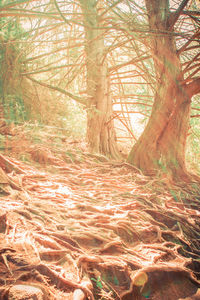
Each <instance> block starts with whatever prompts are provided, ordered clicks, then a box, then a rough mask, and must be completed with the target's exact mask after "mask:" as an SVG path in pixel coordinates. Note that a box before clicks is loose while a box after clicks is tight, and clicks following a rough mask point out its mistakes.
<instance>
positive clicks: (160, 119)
mask: <svg viewBox="0 0 200 300" xmlns="http://www.w3.org/2000/svg"><path fill="white" fill-rule="evenodd" d="M131 2H136V1H131ZM193 2H194V1H192V0H191V1H190V0H183V1H182V2H181V4H180V5H179V6H178V7H176V6H175V7H170V3H171V2H169V1H168V0H160V1H157V0H145V6H146V14H147V24H148V31H149V32H148V37H147V40H146V41H147V43H148V49H149V52H150V53H151V55H152V59H153V62H154V68H155V76H156V89H155V97H154V104H153V107H152V112H151V116H150V118H149V121H148V123H147V126H146V128H145V130H144V132H143V133H142V135H141V136H140V138H139V139H138V141H137V142H136V143H135V145H134V146H133V148H132V150H131V152H130V154H129V156H128V162H129V163H131V164H134V165H135V166H137V167H138V168H140V169H142V170H143V172H144V173H146V174H155V172H157V171H158V170H163V171H164V172H166V173H167V174H168V175H169V176H170V177H173V178H176V179H181V180H188V179H189V178H190V176H189V174H188V172H187V168H186V162H185V150H186V140H187V135H188V129H189V120H190V109H191V100H192V97H193V96H194V95H196V94H197V93H200V76H199V70H200V68H199V57H200V53H199V47H200V45H199V36H200V27H199V18H198V17H199V11H197V10H194V9H192V8H195V5H194V6H193V7H192V6H191V5H192V4H195V3H193ZM186 25H187V26H186ZM147 43H146V45H147ZM186 52H187V55H186Z"/></svg>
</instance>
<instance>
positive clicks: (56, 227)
mask: <svg viewBox="0 0 200 300" xmlns="http://www.w3.org/2000/svg"><path fill="white" fill-rule="evenodd" d="M31 155H32V158H34V159H35V160H39V159H36V158H38V157H40V163H41V162H42V163H43V164H35V166H31V165H30V164H29V165H28V164H24V163H22V162H19V161H18V160H16V159H13V158H10V157H7V156H5V157H3V160H2V162H1V167H2V169H1V171H2V172H1V173H2V174H1V176H0V179H1V190H2V191H1V192H2V194H1V198H0V299H17V300H18V299H21V300H22V299H35V300H43V299H60V300H64V299H73V300H81V299H108V300H109V299H110V300H111V299H122V300H129V299H130V300H132V299H134V300H135V299H139V300H140V299H141V300H142V299H153V300H161V299H162V300H178V299H179V300H180V299H200V282H199V281H198V280H200V212H199V207H200V197H198V195H197V194H195V193H194V192H192V191H190V192H188V188H187V189H186V187H182V188H180V187H176V186H173V187H170V186H169V184H167V182H166V179H163V181H159V180H157V179H155V178H154V179H151V178H148V177H145V176H143V175H142V174H141V173H140V172H139V171H138V170H136V169H135V168H134V167H132V166H130V165H128V164H126V163H123V162H122V163H117V162H112V161H108V160H107V159H105V158H104V157H101V156H95V155H90V154H88V153H80V152H76V151H75V150H74V153H73V159H72V154H70V155H68V156H66V155H65V157H64V156H63V155H62V156H56V155H55V153H54V154H53V153H50V151H46V152H45V150H44V149H39V148H38V149H34V150H32V152H31ZM41 157H42V159H41ZM4 159H5V160H4ZM11 170H12V172H11ZM27 290H29V292H30V295H29V296H27V295H26V293H28V292H27ZM23 295H25V296H23ZM31 297H32V298H31Z"/></svg>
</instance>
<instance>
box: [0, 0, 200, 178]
mask: <svg viewBox="0 0 200 300" xmlns="http://www.w3.org/2000/svg"><path fill="white" fill-rule="evenodd" d="M179 2H180V1H169V2H168V1H165V0H162V1H159V4H158V3H157V1H147V0H146V1H122V0H121V1H120V0H118V1H100V0H99V1H96V0H88V1H84V0H79V1H56V0H50V1H46V0H44V1H35V0H34V1H24V0H21V1H6V0H1V2H0V15H1V19H0V39H1V49H0V64H1V71H0V72H1V73H0V93H1V121H2V130H1V133H2V134H1V136H0V137H1V145H2V149H3V150H5V149H6V148H7V150H9V149H11V148H12V147H13V145H14V143H13V139H14V138H13V134H10V135H9V134H8V135H5V128H4V127H5V126H9V127H12V126H13V125H11V124H15V126H16V125H17V126H18V128H20V130H22V125H23V130H26V131H27V132H28V133H29V135H31V133H30V132H32V133H33V132H34V138H33V139H32V141H33V140H34V143H38V144H39V143H40V142H41V141H42V137H41V135H45V133H46V132H47V131H48V130H51V131H53V132H54V133H55V132H56V134H55V138H53V137H52V145H56V143H59V141H62V139H63V135H64V136H65V137H66V138H68V139H69V138H76V139H79V140H80V139H85V138H86V139H87V142H88V145H89V146H88V147H89V148H88V149H89V151H90V152H91V153H100V154H103V155H105V156H108V157H110V158H115V159H124V158H126V157H127V155H128V153H129V152H130V150H131V148H132V147H133V149H132V151H131V152H130V153H129V156H128V162H129V163H131V164H134V165H135V166H136V167H138V168H140V169H141V170H142V171H143V172H144V173H147V174H153V173H154V171H155V170H159V171H161V172H164V173H165V174H168V176H169V178H170V179H171V178H172V177H174V176H175V177H176V178H178V177H180V178H181V179H184V180H185V179H186V180H187V179H188V174H189V173H188V171H187V168H189V169H190V170H191V171H192V172H195V173H196V174H199V172H200V166H199V155H200V153H199V139H200V135H199V126H200V125H199V111H200V105H199V89H200V84H199V82H200V81H199V71H200V67H199V58H200V52H199V47H200V45H199V35H200V31H199V1H197V0H190V1H182V2H181V3H179ZM185 103H187V105H185ZM144 129H145V130H144ZM41 130H43V133H41ZM11 131H12V129H11ZM11 131H10V129H9V133H10V132H11ZM36 132H37V133H36ZM37 135H38V136H37ZM59 135H60V137H59ZM11 140H12V143H11ZM186 140H187V148H186ZM20 145H21V146H22V144H20ZM133 145H134V146H133ZM147 149H148V151H147ZM15 150H16V149H15ZM185 154H186V165H185ZM21 158H22V159H23V160H27V161H28V160H29V158H28V154H26V155H25V154H23V155H21Z"/></svg>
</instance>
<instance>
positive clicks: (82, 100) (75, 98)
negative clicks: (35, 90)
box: [26, 76, 87, 105]
mask: <svg viewBox="0 0 200 300" xmlns="http://www.w3.org/2000/svg"><path fill="white" fill-rule="evenodd" d="M26 78H28V79H29V80H31V81H33V82H35V83H37V84H39V85H41V86H44V87H47V88H48V89H51V90H54V91H57V92H60V93H61V94H64V95H66V96H68V97H70V98H71V99H73V100H75V101H77V102H79V103H81V104H83V105H86V103H87V102H86V99H85V98H82V97H78V96H76V95H73V94H71V93H69V92H67V91H65V90H64V89H61V88H59V87H57V86H53V85H50V84H48V83H45V82H42V81H39V80H36V79H34V78H32V77H30V76H26Z"/></svg>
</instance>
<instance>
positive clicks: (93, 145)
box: [79, 0, 120, 158]
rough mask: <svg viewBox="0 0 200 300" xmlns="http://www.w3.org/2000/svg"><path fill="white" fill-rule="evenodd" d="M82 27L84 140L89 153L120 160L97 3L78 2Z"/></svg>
mask: <svg viewBox="0 0 200 300" xmlns="http://www.w3.org/2000/svg"><path fill="white" fill-rule="evenodd" d="M79 1H80V3H81V7H82V12H83V17H84V27H85V55H86V72H87V75H86V76H87V94H88V100H87V140H88V145H89V150H90V151H91V152H92V153H101V154H104V155H106V156H109V157H112V158H119V157H120V153H119V151H118V148H117V143H116V134H115V130H114V122H113V111H112V99H111V96H110V82H109V74H108V67H107V64H106V61H105V47H104V40H103V32H102V29H99V28H100V25H101V21H100V20H99V16H98V9H97V6H96V5H97V3H96V2H97V1H96V0H79Z"/></svg>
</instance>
